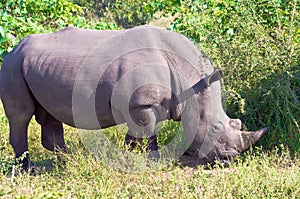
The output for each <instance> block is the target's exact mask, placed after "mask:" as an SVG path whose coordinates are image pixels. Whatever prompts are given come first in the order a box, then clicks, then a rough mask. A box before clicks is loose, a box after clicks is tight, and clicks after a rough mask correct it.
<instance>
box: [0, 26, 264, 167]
mask: <svg viewBox="0 0 300 199" xmlns="http://www.w3.org/2000/svg"><path fill="white" fill-rule="evenodd" d="M0 74H1V76H0V94H1V100H2V102H3V106H4V109H5V114H6V116H7V117H8V120H9V127H10V136H9V139H10V143H11V145H12V147H13V149H14V152H15V154H16V158H18V157H20V156H22V154H24V153H25V152H27V151H28V141H27V128H28V123H29V121H30V120H31V118H32V116H33V115H34V116H35V119H36V121H37V122H38V123H39V124H40V125H41V133H42V145H43V146H44V147H45V148H46V149H48V150H51V151H54V150H59V151H63V152H65V151H66V146H65V142H64V131H63V125H62V123H65V124H67V125H70V126H73V127H77V128H80V129H100V128H102V129H103V128H107V127H110V126H113V125H117V124H120V123H127V125H128V127H129V130H128V132H127V134H126V139H125V142H126V144H128V145H130V146H132V145H134V144H136V140H138V139H140V138H141V137H142V136H145V137H146V138H147V139H148V145H147V149H148V151H149V152H150V153H151V152H153V151H157V150H158V147H157V138H156V134H155V127H156V124H157V123H158V122H160V121H163V120H174V121H182V126H183V130H184V135H185V136H186V140H187V141H188V143H189V144H190V146H191V147H192V148H194V149H195V151H196V152H197V153H198V156H199V158H200V159H201V162H203V163H211V162H213V161H215V160H219V161H221V162H222V161H224V162H225V161H228V160H232V158H234V157H236V156H237V155H239V153H240V152H241V151H243V150H245V149H247V148H248V147H249V146H250V145H252V144H253V143H255V142H256V141H257V140H259V139H260V138H261V136H262V135H263V134H264V133H265V132H266V130H267V129H266V128H263V129H261V130H258V131H254V132H247V131H242V130H241V128H242V123H241V121H240V120H239V119H230V118H229V117H228V116H227V115H226V113H225V111H224V110H223V107H222V100H221V83H220V79H221V77H222V75H223V74H222V71H221V70H220V69H216V68H214V67H213V66H212V64H211V62H210V60H209V59H208V58H207V57H206V56H205V55H204V54H203V53H201V51H199V50H198V48H197V47H196V46H195V45H194V44H193V43H192V42H191V41H190V40H189V39H187V38H186V37H185V36H183V35H181V34H178V33H175V32H172V31H169V30H165V29H162V28H158V27H152V26H139V27H135V28H132V29H127V30H101V31H99V30H85V29H79V28H75V27H67V28H65V29H62V30H60V31H57V32H54V33H49V34H35V35H31V36H28V37H26V38H24V39H23V40H22V41H21V42H20V43H19V44H18V45H17V46H16V47H15V48H14V50H13V51H12V52H11V53H10V54H9V55H8V56H7V57H6V58H5V60H4V62H3V65H2V68H1V73H0ZM156 155H158V156H159V153H156ZM21 163H22V165H23V167H24V168H25V169H28V167H29V165H30V158H29V154H28V153H27V155H26V157H25V158H24V159H23V160H22V162H21Z"/></svg>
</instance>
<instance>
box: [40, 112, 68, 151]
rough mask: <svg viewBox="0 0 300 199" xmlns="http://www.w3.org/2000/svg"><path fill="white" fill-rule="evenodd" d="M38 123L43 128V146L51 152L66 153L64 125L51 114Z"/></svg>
mask: <svg viewBox="0 0 300 199" xmlns="http://www.w3.org/2000/svg"><path fill="white" fill-rule="evenodd" d="M43 115H44V114H43ZM37 121H38V122H39V123H40V124H41V126H42V145H43V146H44V147H45V148H46V149H48V150H50V151H56V152H66V145H65V141H64V129H63V125H62V123H61V122H60V121H58V120H57V119H55V118H54V117H53V116H52V115H50V114H49V113H47V114H46V115H45V116H44V118H43V119H40V118H39V119H38V120H37Z"/></svg>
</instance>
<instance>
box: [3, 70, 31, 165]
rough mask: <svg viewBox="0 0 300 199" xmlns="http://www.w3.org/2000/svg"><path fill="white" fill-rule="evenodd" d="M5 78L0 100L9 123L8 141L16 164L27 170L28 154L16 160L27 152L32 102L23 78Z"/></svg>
mask: <svg viewBox="0 0 300 199" xmlns="http://www.w3.org/2000/svg"><path fill="white" fill-rule="evenodd" d="M6 77H9V75H6V76H4V75H3V76H2V78H3V79H2V80H3V82H5V83H3V84H2V90H1V100H2V103H3V106H4V110H5V114H6V116H7V117H8V121H9V128H10V134H9V141H10V144H11V145H12V147H13V149H14V152H15V155H16V158H17V163H20V164H22V167H23V168H24V169H25V170H28V169H29V166H30V165H31V162H30V158H29V154H28V153H27V154H26V155H25V157H24V158H22V159H19V160H18V158H20V157H22V156H23V154H24V153H25V152H27V151H28V134H27V129H28V124H29V121H30V119H31V117H32V116H33V113H34V102H33V99H32V96H31V94H30V91H29V90H28V88H27V85H26V83H25V81H24V79H23V78H11V79H9V78H6ZM5 78H6V79H5ZM10 80H11V81H10Z"/></svg>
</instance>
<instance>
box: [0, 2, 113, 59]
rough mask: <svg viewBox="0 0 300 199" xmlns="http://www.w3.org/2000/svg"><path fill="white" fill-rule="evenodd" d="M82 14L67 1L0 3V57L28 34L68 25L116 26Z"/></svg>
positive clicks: (76, 6)
mask: <svg viewBox="0 0 300 199" xmlns="http://www.w3.org/2000/svg"><path fill="white" fill-rule="evenodd" d="M83 15H84V13H83V10H82V8H81V7H80V6H78V5H74V4H72V3H70V2H69V1H67V0H52V1H50V0H49V1H48V0H8V1H4V2H3V1H2V2H0V17H1V21H0V46H1V48H0V55H1V58H2V59H3V58H4V57H5V56H6V55H7V53H8V52H10V51H11V50H12V48H13V47H14V46H15V45H16V44H17V43H18V42H19V41H20V40H21V39H22V38H24V37H25V36H27V35H31V34H35V33H47V32H53V31H55V30H57V29H61V28H64V27H66V26H68V25H73V26H76V27H82V28H92V29H115V28H117V27H116V26H115V25H113V24H109V23H105V22H95V21H92V20H86V19H85V18H84V16H83ZM0 63H2V60H0Z"/></svg>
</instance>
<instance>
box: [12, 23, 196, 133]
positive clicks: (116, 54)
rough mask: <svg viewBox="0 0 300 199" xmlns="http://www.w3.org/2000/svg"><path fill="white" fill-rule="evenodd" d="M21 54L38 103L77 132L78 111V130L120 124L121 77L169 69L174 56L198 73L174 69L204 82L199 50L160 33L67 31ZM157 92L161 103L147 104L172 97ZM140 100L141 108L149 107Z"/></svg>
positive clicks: (37, 38) (37, 40)
mask: <svg viewBox="0 0 300 199" xmlns="http://www.w3.org/2000/svg"><path fill="white" fill-rule="evenodd" d="M17 49H18V50H17V51H18V52H15V53H19V54H21V55H22V56H23V66H22V70H23V75H24V78H25V79H26V82H27V84H28V86H29V88H30V90H31V92H32V94H33V95H34V97H35V98H36V99H37V101H38V102H39V103H40V104H41V105H42V106H43V107H44V108H45V109H46V110H47V111H48V112H49V113H51V114H52V115H53V116H54V117H56V118H57V119H59V120H60V121H62V122H64V123H67V124H69V125H72V126H74V118H73V116H74V109H76V112H77V114H76V115H79V117H81V118H82V120H81V121H83V123H82V124H81V125H78V124H77V126H80V127H82V128H86V127H93V126H94V123H95V122H94V121H93V118H96V117H97V118H98V120H102V121H103V125H104V126H110V125H111V124H113V123H114V121H113V119H112V118H113V115H112V111H111V108H113V107H111V106H112V105H111V95H112V91H113V89H114V88H115V85H116V84H117V83H118V81H119V80H120V79H121V77H122V76H124V74H126V73H127V72H129V71H133V69H134V68H136V67H140V66H142V65H148V66H149V65H151V64H152V65H156V66H157V65H161V66H166V68H167V67H168V66H169V65H170V64H172V63H173V62H174V60H175V59H174V56H175V57H180V59H182V60H185V62H186V63H189V64H191V65H193V66H195V68H193V69H188V68H185V66H184V65H181V66H174V67H177V68H175V70H177V71H178V73H181V74H182V75H183V76H184V75H186V78H189V79H190V84H191V85H192V84H193V83H195V82H196V81H197V80H199V71H197V70H198V69H197V64H198V63H199V54H198V50H197V48H196V47H195V46H194V45H193V44H192V42H190V41H189V40H188V39H187V38H185V37H184V36H182V35H180V34H177V33H173V32H171V31H166V30H163V29H160V28H155V27H137V28H133V29H129V30H125V31H92V30H82V29H77V28H66V29H64V30H61V31H58V32H56V33H50V34H41V35H33V36H30V37H28V38H26V39H24V40H23V41H22V42H21V43H20V45H19V47H17ZM175 62H176V61H175ZM176 64H179V65H180V63H176ZM164 71H165V73H164V76H163V79H164V81H165V80H166V81H171V80H170V78H171V74H170V73H171V72H170V71H169V72H168V70H164ZM152 72H153V74H152V77H151V79H152V80H153V81H155V80H158V81H159V79H160V77H161V71H156V72H155V70H154V71H152ZM131 77H132V79H131V80H133V81H127V83H128V85H125V88H126V87H132V86H136V83H135V80H136V79H137V77H136V76H131ZM131 89H132V88H131ZM96 90H97V92H96ZM145 92H147V91H145ZM151 92H152V93H153V91H151ZM151 92H148V94H149V93H151ZM155 92H159V94H158V95H157V96H160V97H156V96H155V97H153V96H152V97H150V99H152V101H151V100H150V101H149V100H148V101H147V100H146V101H147V103H149V104H151V103H159V101H162V100H164V101H166V99H168V98H170V97H171V95H170V93H169V94H168V96H166V90H159V89H158V90H157V89H156V90H155ZM156 94H157V93H156ZM74 98H75V100H74ZM137 99H138V100H137V101H140V102H141V103H143V102H144V101H145V100H144V99H142V98H139V97H138V98H137ZM141 99H142V100H141ZM95 104H96V109H97V110H94V109H95ZM118 108H120V107H116V109H118ZM95 111H96V112H95ZM95 115H96V117H95ZM86 121H87V122H86ZM85 122H86V123H85ZM96 126H97V125H96ZM96 126H95V128H96ZM93 128H94V127H93Z"/></svg>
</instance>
